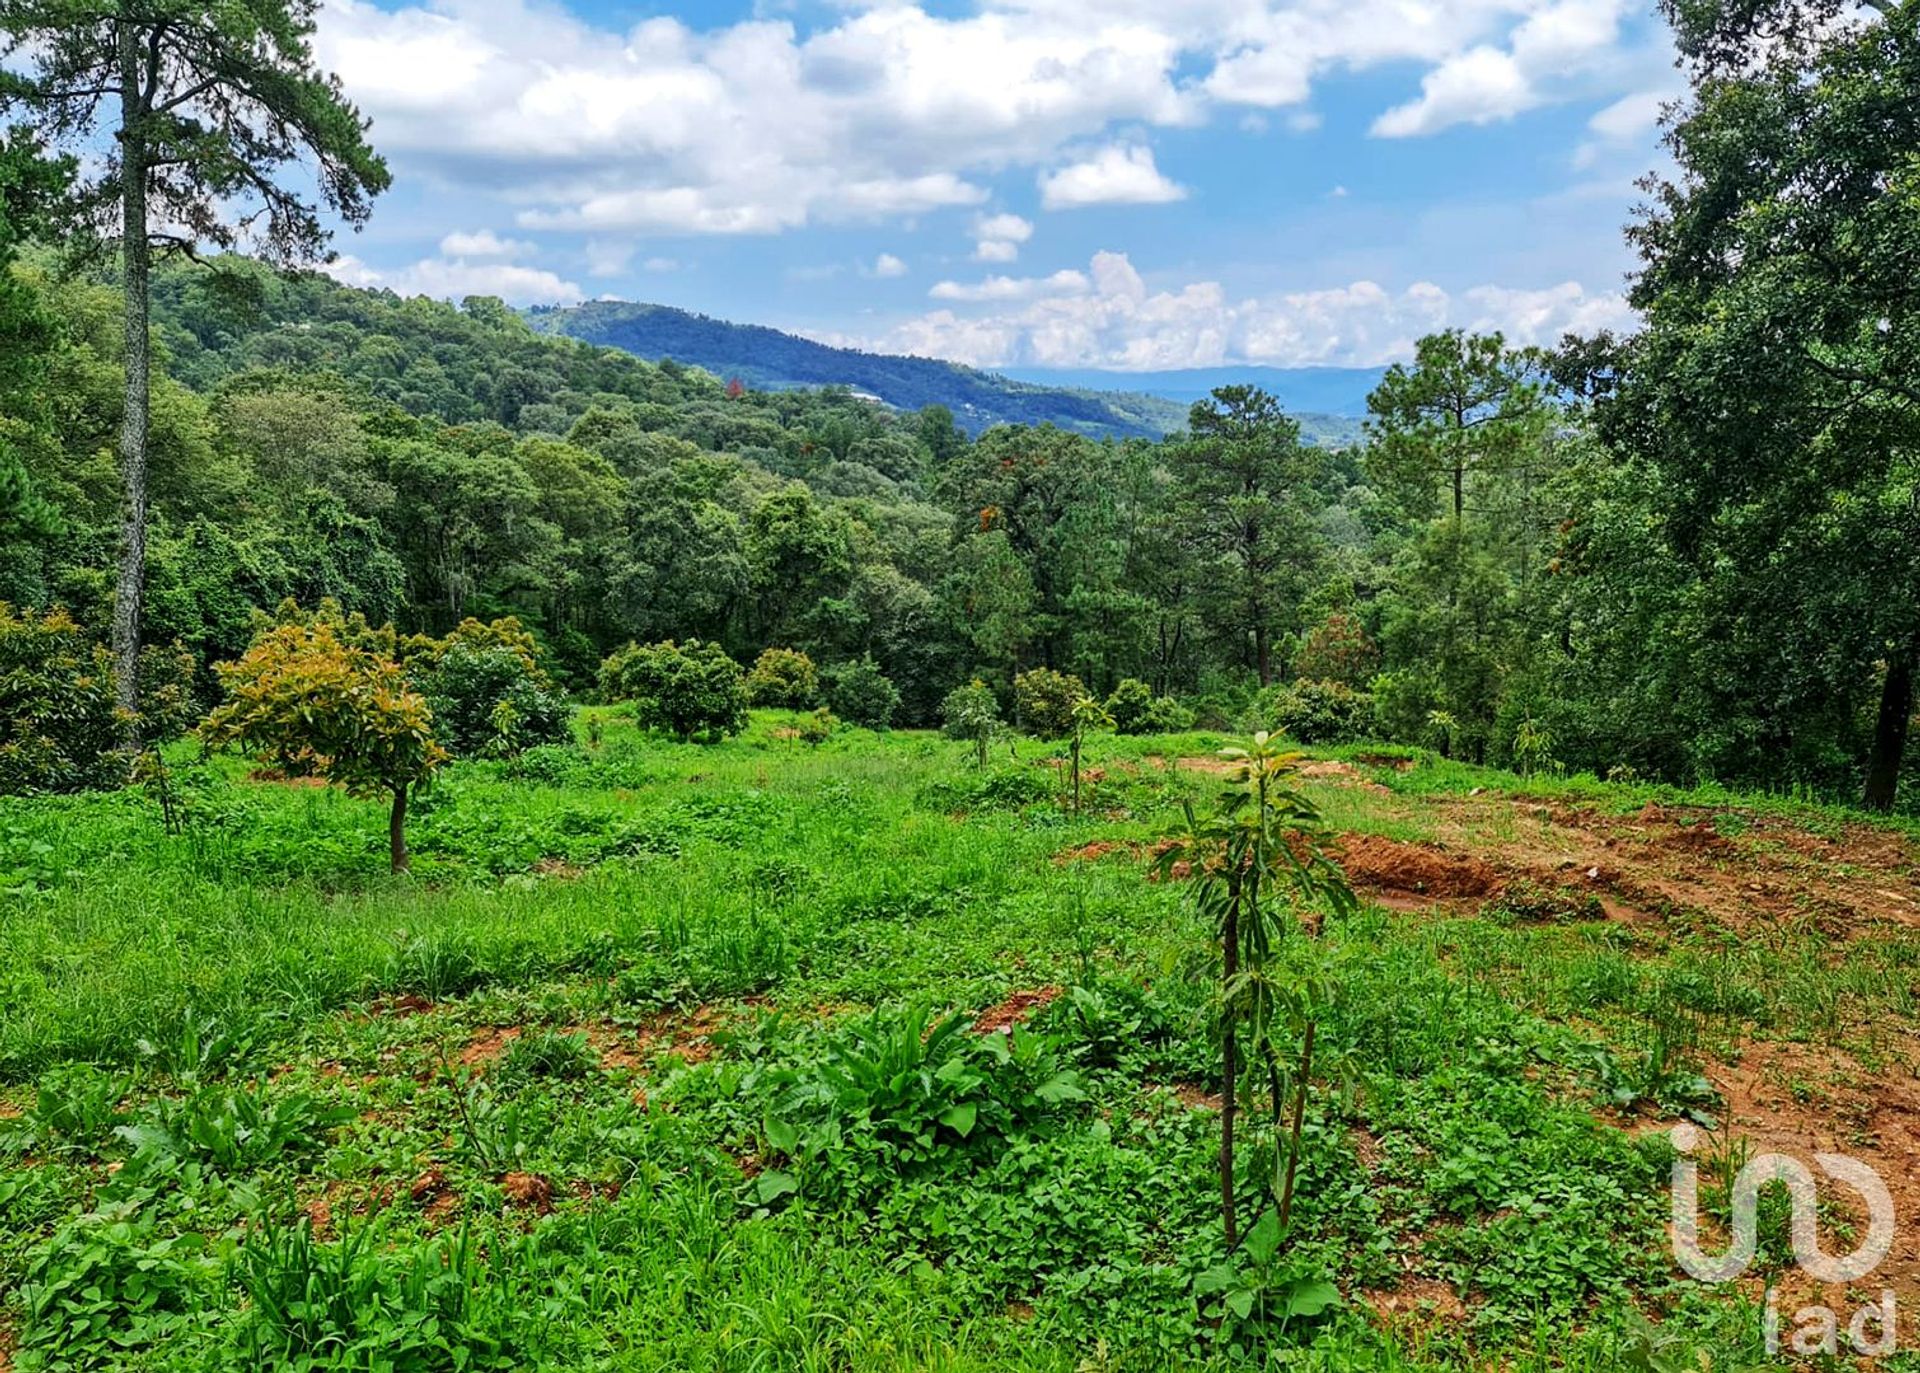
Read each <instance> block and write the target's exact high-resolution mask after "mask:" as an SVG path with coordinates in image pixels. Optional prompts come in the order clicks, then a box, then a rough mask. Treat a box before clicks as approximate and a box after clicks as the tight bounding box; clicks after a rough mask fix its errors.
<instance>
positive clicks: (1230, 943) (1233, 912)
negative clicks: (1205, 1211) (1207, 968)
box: [1220, 892, 1240, 1253]
mask: <svg viewBox="0 0 1920 1373" xmlns="http://www.w3.org/2000/svg"><path fill="white" fill-rule="evenodd" d="M1220 943H1221V948H1222V954H1223V957H1222V963H1221V971H1222V974H1223V976H1222V978H1221V986H1222V988H1223V989H1226V991H1225V993H1224V995H1225V996H1227V997H1230V996H1231V995H1232V993H1231V988H1232V987H1233V980H1234V978H1236V977H1238V976H1239V975H1240V895H1239V893H1238V892H1235V893H1234V894H1233V896H1232V897H1230V898H1229V900H1228V902H1227V916H1226V920H1225V922H1224V928H1223V930H1222V931H1221V940H1220ZM1221 1026H1222V1028H1221V1033H1220V1075H1221V1083H1220V1224H1221V1228H1222V1229H1223V1230H1225V1231H1226V1241H1227V1252H1228V1253H1232V1252H1233V1250H1234V1249H1235V1248H1236V1247H1238V1245H1239V1243H1240V1225H1239V1218H1238V1217H1237V1216H1236V1215H1235V1214H1234V1209H1235V1208H1234V1204H1233V1126H1234V1116H1235V1115H1236V1114H1238V1110H1237V1108H1238V1097H1237V1094H1236V1092H1235V1087H1236V1086H1237V1085H1238V1083H1239V1080H1240V1037H1239V1034H1238V1033H1237V1031H1236V1027H1235V1021H1234V1016H1233V1007H1232V1005H1231V1004H1229V1003H1227V1002H1225V1001H1223V1004H1222V1006H1221Z"/></svg>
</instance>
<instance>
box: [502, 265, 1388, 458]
mask: <svg viewBox="0 0 1920 1373" xmlns="http://www.w3.org/2000/svg"><path fill="white" fill-rule="evenodd" d="M528 319H529V321H530V322H531V323H532V324H533V326H534V327H535V328H536V329H539V330H541V331H542V332H544V333H554V334H561V335H565V336H566V337H569V338H577V339H582V340H584V341H586V342H588V343H601V344H606V345H608V346H609V347H613V348H619V349H623V350H624V351H626V352H629V353H632V354H634V355H635V356H636V357H642V358H646V359H647V360H649V361H651V362H659V361H663V360H665V359H668V358H672V359H674V360H676V361H678V362H681V363H684V364H686V365H688V366H690V367H701V368H704V369H706V370H707V371H709V372H712V373H713V374H714V375H716V376H719V377H724V378H729V379H731V378H736V377H737V378H738V379H739V380H741V381H742V382H744V383H745V384H746V385H748V386H751V387H756V388H760V389H768V390H789V389H793V388H796V387H827V386H844V387H847V388H849V389H851V390H854V391H859V392H863V393H865V394H867V395H870V396H874V397H876V398H878V399H879V400H881V401H884V402H885V403H886V404H888V405H890V406H892V407H894V408H895V409H899V410H920V409H923V408H925V407H927V406H930V405H939V406H944V407H945V408H946V409H948V410H950V411H951V412H952V413H953V417H954V421H955V423H957V424H958V425H959V426H960V427H961V428H963V429H965V430H966V431H967V432H968V433H969V434H974V435H978V434H979V433H980V432H981V431H982V430H985V429H989V428H991V427H993V426H994V425H996V424H1027V425H1037V424H1051V425H1053V426H1055V427H1056V428H1060V429H1066V430H1069V431H1071V432H1073V433H1077V434H1085V435H1087V436H1088V437H1090V438H1115V439H1125V438H1150V439H1157V438H1161V437H1162V436H1164V435H1166V434H1170V433H1173V432H1175V431H1177V430H1179V429H1182V428H1184V427H1185V426H1186V417H1187V409H1188V407H1189V405H1190V404H1191V403H1192V402H1193V401H1195V400H1199V399H1203V398H1204V397H1205V396H1206V394H1207V393H1208V392H1209V391H1210V390H1212V388H1213V386H1215V385H1225V384H1229V383H1230V382H1231V381H1232V380H1233V379H1234V378H1233V377H1231V376H1226V375H1223V376H1222V377H1220V378H1218V379H1215V380H1212V381H1210V382H1209V383H1208V384H1207V385H1205V386H1201V387H1199V388H1198V389H1194V388H1192V387H1177V388H1175V390H1174V391H1173V392H1168V391H1166V390H1163V389H1162V388H1160V387H1157V386H1153V385H1148V384H1146V383H1145V382H1142V383H1141V384H1138V385H1135V384H1131V383H1130V382H1129V380H1128V378H1127V377H1126V375H1125V374H1124V373H1113V374H1106V375H1103V376H1097V377H1092V378H1088V379H1078V378H1061V379H1059V380H1046V381H1042V382H1038V383H1036V382H1032V381H1017V380H1012V379H1009V378H1008V377H1005V376H999V375H995V374H993V373H990V372H982V371H979V370H977V369H975V368H972V367H963V366H961V365H959V364H958V363H952V362H942V361H939V360H938V359H935V358H919V357H899V356H894V355H889V354H883V353H867V352H861V351H860V350H858V349H854V348H836V347H832V346H830V345H828V344H824V343H816V342H814V341H813V340H812V339H806V338H801V337H799V336H797V335H794V334H788V333H783V332H781V331H780V330H778V329H769V328H766V327H765V326H763V325H755V324H733V323H729V322H728V321H726V320H718V319H710V318H708V317H707V316H706V315H698V314H693V313H690V312H689V311H686V310H676V309H673V308H672V307H670V306H665V305H642V304H636V303H632V302H627V301H604V300H599V301H591V302H589V303H587V304H585V305H577V306H573V307H570V308H564V309H535V310H531V311H529V312H528ZM1244 370H1246V371H1247V372H1249V373H1257V372H1259V371H1261V370H1262V369H1259V368H1250V369H1244ZM1375 378H1376V379H1377V373H1376V374H1375ZM1336 389H1338V391H1339V394H1341V395H1342V396H1344V397H1345V398H1346V399H1347V400H1348V401H1349V402H1352V401H1354V399H1355V398H1356V397H1358V396H1364V395H1365V394H1366V391H1367V389H1368V388H1367V387H1366V386H1358V387H1357V388H1356V384H1355V381H1354V379H1353V378H1348V379H1347V381H1346V385H1345V387H1344V388H1329V387H1324V386H1316V387H1314V388H1313V393H1314V394H1315V395H1316V396H1319V395H1332V394H1334V392H1335V390H1336ZM1305 409H1307V410H1308V411H1309V412H1311V411H1312V410H1313V409H1314V407H1311V406H1309V407H1305ZM1355 414H1357V408H1350V409H1347V410H1345V411H1343V412H1341V413H1338V414H1319V413H1304V414H1299V415H1296V418H1297V419H1298V420H1299V421H1300V425H1301V432H1302V434H1303V436H1304V437H1305V438H1307V439H1308V440H1309V441H1312V442H1317V443H1329V444H1339V443H1343V442H1348V441H1351V440H1353V439H1355V438H1357V437H1358V436H1359V425H1358V423H1357V422H1355V420H1354V419H1353V418H1352V416H1353V415H1355Z"/></svg>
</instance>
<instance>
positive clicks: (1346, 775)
mask: <svg viewBox="0 0 1920 1373" xmlns="http://www.w3.org/2000/svg"><path fill="white" fill-rule="evenodd" d="M1300 776H1302V777H1305V778H1310V779H1311V780H1313V781H1316V782H1332V783H1334V784H1335V785H1337V786H1343V787H1364V788H1365V789H1366V790H1368V791H1377V792H1380V793H1383V794H1391V791H1390V789H1389V788H1387V787H1383V786H1381V785H1380V784H1379V783H1378V782H1375V781H1373V780H1371V779H1370V778H1367V777H1364V776H1362V775H1361V773H1360V769H1358V768H1356V767H1354V766H1353V764H1351V763H1343V762H1340V761H1339V760H1338V759H1335V758H1328V759H1323V760H1322V761H1320V762H1318V763H1308V764H1307V765H1306V766H1305V767H1303V768H1301V769H1300Z"/></svg>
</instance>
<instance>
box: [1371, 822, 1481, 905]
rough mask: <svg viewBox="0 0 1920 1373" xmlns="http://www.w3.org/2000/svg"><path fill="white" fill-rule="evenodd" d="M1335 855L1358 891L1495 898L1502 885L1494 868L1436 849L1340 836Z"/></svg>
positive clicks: (1438, 847)
mask: <svg viewBox="0 0 1920 1373" xmlns="http://www.w3.org/2000/svg"><path fill="white" fill-rule="evenodd" d="M1336 856H1337V857H1338V858H1339V860H1340V865H1341V866H1342V867H1343V868H1345V869H1346V872H1347V880H1348V881H1350V882H1352V883H1353V884H1354V885H1355V886H1356V887H1372V888H1376V889H1379V890H1382V891H1397V892H1413V893H1415V894H1417V895H1420V896H1492V895H1493V894H1494V893H1495V892H1497V891H1499V890H1500V886H1501V877H1500V873H1499V871H1498V870H1497V869H1495V868H1494V867H1492V866H1491V865H1490V864H1487V863H1484V862H1482V861H1481V860H1480V859H1478V858H1473V857H1470V856H1468V855H1466V854H1460V853H1450V852H1448V851H1447V850H1446V849H1443V848H1441V847H1440V846H1439V845H1437V844H1403V843H1401V842H1400V841H1399V840H1397V839H1386V838H1383V837H1382V836H1380V835H1377V834H1348V835H1342V836H1341V838H1340V843H1339V851H1338V853H1337V855H1336Z"/></svg>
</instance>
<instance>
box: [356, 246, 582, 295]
mask: <svg viewBox="0 0 1920 1373" xmlns="http://www.w3.org/2000/svg"><path fill="white" fill-rule="evenodd" d="M321 270H323V271H325V272H326V273H327V274H328V275H330V276H332V277H333V278H334V279H335V280H337V281H341V282H344V283H345V284H347V285H348V286H365V287H373V288H379V289H383V290H388V291H393V292H396V293H397V294H399V295H403V296H433V297H436V298H438V299H441V300H461V299H464V298H465V297H467V296H499V297H500V299H502V300H504V301H506V302H507V304H509V305H573V304H577V303H578V302H580V301H582V300H584V299H586V295H585V293H584V292H582V291H581V289H580V287H579V286H578V285H576V284H575V283H573V282H571V281H566V280H563V279H562V278H561V277H559V276H557V275H556V274H554V273H553V272H549V271H545V270H543V269H541V268H538V267H523V266H520V265H519V264H517V263H512V262H477V261H461V260H451V259H448V258H444V257H440V258H423V259H422V260H421V261H419V262H415V263H413V264H411V265H410V266H406V267H401V268H397V269H392V270H376V269H375V268H372V267H369V266H368V265H367V264H366V263H364V262H362V261H361V260H360V259H359V258H357V257H353V256H351V255H347V254H342V255H341V256H340V257H337V258H335V259H334V260H333V261H332V262H330V263H328V264H327V265H326V266H325V267H323V268H322V269H321Z"/></svg>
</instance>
